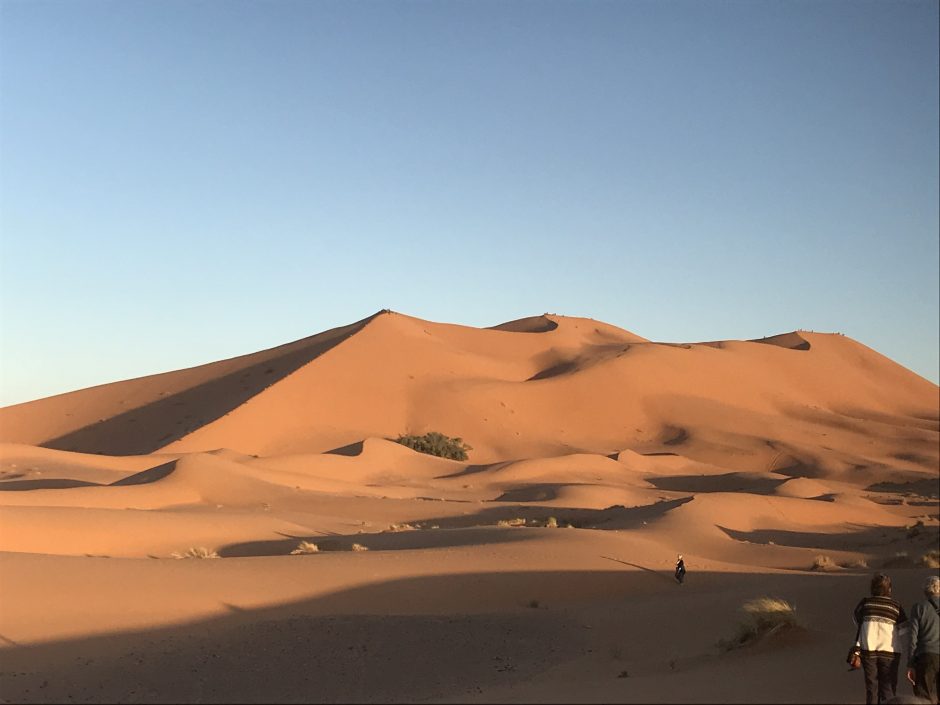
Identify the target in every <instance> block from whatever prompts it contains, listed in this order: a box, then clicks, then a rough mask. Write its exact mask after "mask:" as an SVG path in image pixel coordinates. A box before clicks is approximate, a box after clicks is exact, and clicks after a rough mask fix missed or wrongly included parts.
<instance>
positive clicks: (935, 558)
mask: <svg viewBox="0 0 940 705" xmlns="http://www.w3.org/2000/svg"><path fill="white" fill-rule="evenodd" d="M920 564H921V565H922V566H924V567H925V568H940V551H938V550H937V549H936V548H935V549H933V550H932V551H927V553H925V554H924V555H922V556H921V557H920Z"/></svg>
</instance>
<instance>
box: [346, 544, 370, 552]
mask: <svg viewBox="0 0 940 705" xmlns="http://www.w3.org/2000/svg"><path fill="white" fill-rule="evenodd" d="M349 550H350V551H368V550H369V547H368V546H363V545H362V544H361V543H354V544H353V545H352V546H350V547H349Z"/></svg>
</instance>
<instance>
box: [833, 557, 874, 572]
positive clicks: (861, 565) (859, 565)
mask: <svg viewBox="0 0 940 705" xmlns="http://www.w3.org/2000/svg"><path fill="white" fill-rule="evenodd" d="M839 565H840V566H842V567H843V568H849V569H853V570H866V569H867V568H868V561H866V560H865V559H864V558H853V559H852V560H850V561H845V562H844V563H840V564H839Z"/></svg>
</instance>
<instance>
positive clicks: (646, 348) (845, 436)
mask: <svg viewBox="0 0 940 705" xmlns="http://www.w3.org/2000/svg"><path fill="white" fill-rule="evenodd" d="M936 404H937V387H936V385H933V384H931V383H930V382H929V381H927V380H924V379H923V378H920V377H918V376H917V375H915V374H913V373H911V372H910V371H908V370H906V369H904V368H903V367H901V366H899V365H897V364H895V363H893V362H891V361H890V360H888V359H887V358H884V357H883V356H881V355H879V354H878V353H876V352H874V351H872V350H870V349H868V348H866V347H865V346H862V345H860V344H858V343H856V342H855V341H853V340H851V339H849V338H845V337H844V336H839V335H826V334H815V333H814V334H811V333H803V332H801V333H797V332H793V333H785V334H781V335H777V336H772V337H769V338H764V339H760V340H757V341H720V342H712V343H697V344H671V343H670V344H663V343H654V342H650V341H648V340H646V339H645V338H642V337H640V336H638V335H635V334H633V333H630V332H629V331H625V330H622V329H619V328H616V327H614V326H610V325H607V324H604V323H601V322H598V321H594V320H591V319H584V318H569V317H561V316H552V315H548V314H546V315H543V316H535V317H531V318H524V319H519V320H516V321H511V322H508V323H504V324H501V325H497V326H494V327H492V328H488V329H476V328H470V327H466V326H456V325H448V324H438V323H430V322H427V321H422V320H420V319H415V318H411V317H408V316H404V315H401V314H396V313H391V312H384V311H383V312H380V313H378V314H375V315H374V316H371V317H369V318H366V319H364V320H362V321H359V322H357V323H354V324H352V325H350V326H346V327H343V328H337V329H334V330H330V331H326V332H324V333H321V334H319V335H315V336H313V337H311V338H307V339H304V340H300V341H297V342H295V343H291V344H288V345H284V346H281V347H279V348H274V349H271V350H267V351H263V352H261V353H256V354H253V355H246V356H243V357H240V358H234V359H232V360H226V361H222V362H218V363H212V364H209V365H203V366H201V367H197V368H192V369H189V370H181V371H179V372H173V373H166V374H161V375H154V376H151V377H144V378H140V379H135V380H128V381H125V382H116V383H113V384H108V385H102V386H99V387H93V388H90V389H85V390H81V391H78V392H73V393H70V394H64V395H59V396H56V397H50V398H48V399H42V400H38V401H35V402H29V403H26V404H19V405H16V406H12V407H7V408H5V409H2V410H0V440H3V441H6V442H18V443H30V444H34V445H39V446H42V447H46V448H51V449H59V450H68V451H74V452H83V453H98V454H106V455H135V454H137V455H139V454H147V453H153V452H155V451H161V450H162V451H169V452H205V451H210V450H213V449H215V448H219V447H227V448H233V449H235V450H237V451H239V452H242V453H247V454H262V455H271V454H276V453H286V452H325V451H329V450H334V452H342V451H341V450H339V449H342V448H344V447H350V448H353V447H354V444H356V443H359V442H361V441H362V440H363V439H365V438H368V437H373V436H377V437H383V436H384V437H395V436H397V435H398V434H402V433H424V432H426V431H428V430H440V431H442V432H445V433H448V434H450V435H455V436H460V437H462V438H464V439H465V440H466V441H467V442H469V443H470V444H471V445H472V446H473V447H474V449H475V453H474V454H473V458H474V460H475V461H479V462H484V463H485V462H496V461H500V460H512V459H514V458H523V457H538V456H548V455H559V454H565V453H574V452H587V453H598V454H604V455H610V454H612V453H617V452H619V451H622V450H626V449H634V450H637V451H639V452H642V453H645V454H653V453H675V454H677V455H680V456H683V457H687V458H690V459H693V460H697V461H700V462H715V461H717V460H721V459H727V458H728V457H729V456H735V459H733V460H732V461H731V463H730V465H729V464H728V463H727V462H725V463H724V465H725V467H727V468H728V469H730V470H734V471H738V470H760V471H770V470H773V471H775V472H779V473H782V474H784V475H787V476H798V477H819V476H825V475H829V474H833V473H834V474H843V473H846V472H850V471H851V472H855V473H857V474H860V475H862V474H864V471H866V469H867V470H871V469H875V470H877V469H879V468H880V467H881V466H884V465H889V466H892V467H896V468H897V469H898V470H899V471H904V470H910V471H916V470H917V469H926V468H932V467H935V466H936V463H937V458H938V453H937V448H936V430H937V426H938V422H937V409H936ZM821 427H826V428H827V430H826V431H820V428H821ZM862 437H864V438H867V439H868V440H867V441H866V443H865V445H866V446H868V447H867V448H865V453H863V454H860V453H858V450H857V448H858V441H859V439H860V438H862ZM872 439H873V442H872ZM871 446H874V447H871ZM888 446H891V447H890V448H889V447H888ZM902 474H903V472H902ZM894 479H895V480H896V481H902V480H903V478H901V477H897V478H894Z"/></svg>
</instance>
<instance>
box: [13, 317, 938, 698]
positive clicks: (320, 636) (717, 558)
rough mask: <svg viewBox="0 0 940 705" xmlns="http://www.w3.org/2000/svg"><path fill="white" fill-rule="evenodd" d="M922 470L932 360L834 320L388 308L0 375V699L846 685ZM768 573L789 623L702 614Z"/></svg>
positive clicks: (927, 469)
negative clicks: (847, 663)
mask: <svg viewBox="0 0 940 705" xmlns="http://www.w3.org/2000/svg"><path fill="white" fill-rule="evenodd" d="M428 431H440V432H443V433H445V434H447V435H450V436H459V437H461V438H462V439H463V440H464V441H465V442H467V443H468V444H469V445H470V446H471V447H472V450H471V451H470V455H469V458H468V459H467V460H466V461H455V460H446V459H442V458H438V457H433V456H430V455H424V454H420V453H416V452H414V451H412V450H410V449H409V448H406V447H404V446H402V445H399V444H398V443H395V442H394V439H395V438H397V437H398V436H399V435H401V434H423V433H425V432H428ZM938 482H940V389H938V387H937V386H936V385H934V384H933V383H931V382H929V381H927V380H925V379H923V378H921V377H919V376H918V375H916V374H914V373H913V372H911V371H909V370H907V369H905V368H904V367H902V366H900V365H898V364H896V363H894V362H892V361H891V360H889V359H888V358H886V357H884V356H882V355H880V354H878V353H877V352H875V351H873V350H871V349H870V348H867V347H865V346H864V345H862V344H860V343H858V342H856V341H854V340H852V339H850V338H847V337H845V336H842V335H835V334H823V333H809V332H805V331H794V332H789V333H783V334H781V335H777V336H773V337H768V338H764V339H760V340H753V341H743V340H742V341H709V342H702V343H689V344H676V343H656V342H652V341H649V340H647V339H645V338H643V337H641V336H639V335H636V334H634V333H631V332H628V331H625V330H622V329H619V328H616V327H614V326H610V325H607V324H604V323H601V322H598V321H594V320H591V319H586V318H571V317H564V316H556V315H549V314H545V315H543V316H535V317H531V318H525V319H520V320H518V321H511V322H508V323H504V324H501V325H497V326H493V327H492V328H485V329H478V328H470V327H466V326H459V325H450V324H441V323H432V322H429V321H424V320H420V319H416V318H412V317H409V316H405V315H401V314H397V313H393V312H388V311H383V312H380V313H378V314H375V315H373V316H370V317H369V318H366V319H364V320H362V321H359V322H357V323H354V324H352V325H349V326H345V327H342V328H337V329H334V330H330V331H326V332H324V333H320V334H318V335H314V336H312V337H310V338H306V339H304V340H300V341H297V342H295V343H290V344H288V345H283V346H280V347H278V348H273V349H271V350H266V351H262V352H259V353H255V354H250V355H245V356H242V357H238V358H233V359H231V360H225V361H221V362H216V363H211V364H207V365H202V366H199V367H194V368H191V369H187V370H180V371H177V372H170V373H165V374H159V375H153V376H150V377H143V378H139V379H134V380H127V381H123V382H115V383H112V384H106V385H101V386H98V387H92V388H89V389H83V390H79V391H75V392H71V393H68V394H62V395H58V396H55V397H50V398H47V399H40V400H37V401H32V402H28V403H25V404H18V405H14V406H10V407H6V408H3V409H0V653H2V657H3V666H2V673H0V679H2V680H0V700H3V701H4V702H61V701H65V700H66V699H68V700H70V701H72V702H101V701H126V702H169V701H187V702H202V701H205V702H261V701H272V702H289V701H290V702H293V701H297V702H299V701H304V702H309V701H324V702H327V701H382V702H397V701H416V700H432V701H452V702H458V701H473V702H502V701H509V700H512V701H544V702H570V701H581V702H792V701H800V702H834V701H838V702H851V701H858V700H860V696H861V697H864V695H863V692H864V689H863V685H862V682H861V676H860V675H859V674H857V673H855V674H848V673H846V672H845V670H844V668H843V667H842V666H841V657H842V654H843V652H844V651H845V649H846V648H847V646H848V644H849V643H850V641H851V639H852V636H853V634H854V628H853V625H852V621H851V610H852V608H853V607H854V605H855V602H856V601H857V600H858V599H859V598H860V597H861V596H862V595H863V594H864V593H865V589H866V584H867V580H868V577H869V576H870V574H871V572H872V570H874V569H881V568H883V567H885V568H886V569H887V570H888V571H889V572H890V574H891V575H892V576H893V577H894V579H895V581H896V586H897V589H896V594H897V596H898V597H899V598H900V599H901V600H902V601H903V602H905V603H910V602H911V601H912V600H914V599H916V598H918V590H917V586H918V585H919V584H920V582H921V580H922V578H923V577H924V575H926V574H928V573H929V572H931V571H934V572H936V567H935V566H934V567H933V568H930V567H928V566H927V564H926V563H922V562H921V557H922V556H923V555H924V554H926V553H928V552H929V551H930V550H931V549H936V548H937V541H938V525H940V524H938V519H940V517H938V501H940V487H938ZM555 527H557V528H555ZM301 542H309V543H314V544H316V545H317V546H318V547H319V549H320V550H319V552H317V553H308V554H292V551H294V550H295V549H296V548H298V545H299V544H301ZM357 546H361V547H364V548H365V549H368V550H365V551H363V550H354V549H355V548H356V547H357ZM190 548H206V549H208V551H209V552H215V554H216V555H217V556H218V558H217V559H209V560H205V559H203V560H200V559H195V558H193V559H183V558H180V559H176V558H174V555H178V556H179V555H184V554H185V553H186V552H187V550H188V549H190ZM679 552H681V553H683V554H684V555H685V558H686V562H687V565H688V567H689V571H690V572H689V577H688V580H687V582H686V584H684V585H682V586H679V585H678V584H676V583H675V582H674V581H673V579H672V577H671V569H672V566H673V564H674V561H675V556H676V554H677V553H679ZM818 556H826V557H828V558H829V559H830V561H829V562H828V565H827V567H828V568H829V569H828V570H822V571H820V570H817V571H814V570H811V568H812V566H813V563H814V561H815V560H816V558H817V557H818ZM762 595H772V596H779V597H782V598H785V599H787V600H789V601H791V602H792V603H793V604H795V605H796V607H797V615H798V617H799V620H800V627H798V628H796V629H791V630H785V631H783V632H780V633H778V634H775V635H773V636H771V637H768V638H766V639H763V640H759V641H758V642H757V643H755V644H751V645H748V646H745V647H743V648H740V649H734V650H731V651H726V650H723V649H721V648H719V646H718V642H719V640H720V639H727V638H729V637H731V636H732V635H733V634H734V632H735V629H736V626H737V622H738V621H739V619H740V617H741V615H740V612H739V608H740V606H741V604H742V603H743V602H745V601H746V600H748V599H751V598H754V597H758V596H762ZM795 673H798V674H800V677H799V678H794V677H793V674H795ZM625 674H626V675H625Z"/></svg>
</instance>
